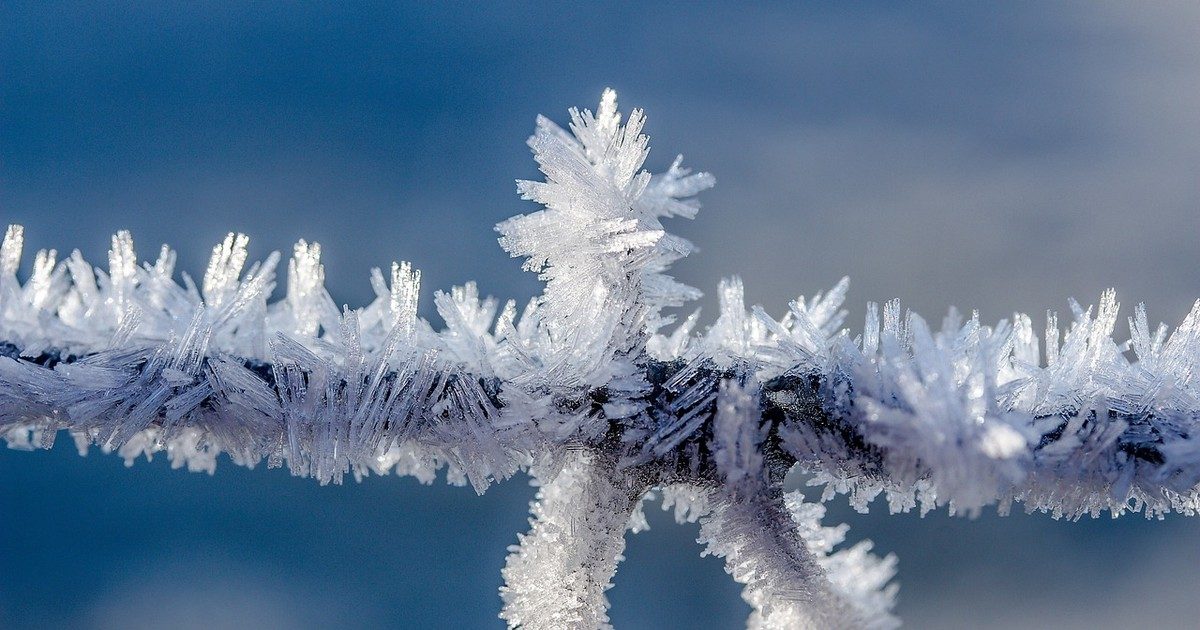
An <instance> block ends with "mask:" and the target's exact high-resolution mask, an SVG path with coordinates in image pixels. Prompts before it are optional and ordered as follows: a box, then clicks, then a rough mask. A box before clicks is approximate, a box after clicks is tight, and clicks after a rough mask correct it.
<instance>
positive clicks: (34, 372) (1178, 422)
mask: <svg viewBox="0 0 1200 630" xmlns="http://www.w3.org/2000/svg"><path fill="white" fill-rule="evenodd" d="M643 123H644V116H643V115H642V113H641V112H640V111H639V110H635V111H634V112H633V113H632V114H631V115H630V116H629V117H628V119H627V120H625V121H624V123H622V116H621V114H620V113H619V112H618V110H617V102H616V94H615V93H614V92H613V91H611V90H607V91H605V93H604V95H603V97H602V98H601V102H600V106H599V107H598V108H597V110H596V112H595V113H593V112H591V111H587V110H584V111H582V112H581V111H578V110H571V124H570V126H569V130H563V129H561V128H560V127H558V126H557V125H555V124H554V123H553V122H551V121H550V120H548V119H546V118H542V117H539V118H538V121H537V130H536V132H535V134H534V136H533V137H532V138H530V140H529V145H530V147H531V148H532V149H533V152H534V157H535V159H536V160H537V162H538V165H539V166H540V168H541V170H542V172H543V173H544V174H545V181H541V182H519V183H518V191H519V192H520V194H521V196H522V197H524V198H526V199H530V200H534V201H537V202H538V203H540V204H541V205H542V206H543V209H542V210H539V211H537V212H534V213H531V214H527V215H521V216H517V217H514V218H512V219H509V220H508V221H505V222H503V223H501V224H500V225H499V226H497V230H498V231H499V232H500V234H501V237H500V243H501V245H502V246H503V247H504V248H505V249H506V250H507V251H508V252H509V253H511V254H512V255H514V256H520V257H524V258H526V262H525V268H526V269H528V270H530V271H534V272H537V273H538V274H539V277H540V278H541V279H542V280H544V281H545V283H546V287H545V291H544V293H543V294H542V295H541V296H540V297H539V298H537V299H535V300H533V301H531V302H530V303H529V304H528V305H527V306H526V307H525V308H524V309H523V310H522V311H521V313H520V315H518V309H517V305H516V304H515V303H514V302H512V301H508V302H506V303H505V304H503V305H501V304H500V303H499V302H497V301H496V300H494V299H492V298H482V299H481V298H480V297H479V291H478V289H477V288H476V286H475V285H474V284H473V283H468V284H467V285H465V286H462V287H454V288H453V289H451V290H450V291H449V292H445V293H444V292H440V291H439V292H437V293H435V296H434V304H435V306H436V307H437V311H438V314H439V315H440V316H441V318H442V319H443V320H444V321H445V328H444V329H442V330H435V329H434V328H433V327H432V326H430V324H429V323H428V322H426V321H424V320H422V319H419V318H418V317H417V296H418V293H419V290H420V273H419V272H417V271H415V270H413V268H412V267H411V265H409V264H408V263H393V265H392V268H391V273H390V275H389V276H390V277H385V275H384V273H383V272H382V271H380V270H378V269H376V270H373V271H372V273H371V286H372V287H373V289H374V291H375V294H376V298H375V300H374V301H373V302H371V304H369V305H367V306H366V307H363V308H360V309H351V308H348V307H345V308H342V309H338V308H337V306H336V304H335V303H334V302H333V300H332V299H331V298H330V297H329V294H328V292H326V290H325V288H324V279H325V272H324V267H323V265H322V264H321V249H320V246H319V245H318V244H316V243H313V244H308V243H306V242H304V241H301V242H300V243H298V244H297V245H296V248H295V250H294V252H293V256H292V257H291V259H290V260H289V261H288V264H287V266H286V287H285V294H284V298H283V299H282V300H281V301H278V302H275V303H269V302H268V297H269V296H270V295H271V293H272V291H273V290H274V288H275V282H276V280H275V279H276V269H277V268H278V266H279V264H280V257H279V255H278V254H272V255H271V256H269V257H268V258H267V259H266V260H265V261H263V262H261V263H255V264H253V265H251V266H250V267H249V268H246V247H247V243H248V239H247V237H246V236H244V235H240V234H230V235H229V236H228V237H227V238H226V239H225V240H224V241H223V242H222V243H220V244H218V245H217V246H216V247H214V248H213V255H212V259H211V262H210V263H209V265H208V268H207V270H206V272H205V274H204V277H203V279H202V282H201V283H200V286H199V287H197V285H196V283H194V282H193V281H192V280H191V279H190V278H188V277H187V276H186V275H184V276H183V282H182V284H179V283H178V282H176V280H175V273H174V268H175V260H176V257H175V253H174V252H173V251H172V250H170V249H169V248H167V247H165V246H164V247H163V248H162V250H161V252H160V253H159V256H158V258H157V259H156V261H155V262H153V263H142V264H141V265H140V266H139V264H138V258H137V255H136V253H135V249H134V241H133V238H132V236H131V235H130V234H129V233H128V232H120V233H118V234H117V235H116V236H114V237H113V240H112V249H111V250H110V253H109V265H108V269H107V270H102V269H95V268H93V267H91V266H90V265H89V264H88V263H86V262H85V261H84V260H83V258H82V256H80V254H79V252H74V253H72V254H71V255H70V256H69V257H67V258H66V259H65V260H63V261H60V260H59V259H58V256H57V253H56V252H55V251H53V250H49V251H45V250H43V251H41V252H38V253H37V255H36V256H35V258H34V262H33V267H32V270H31V271H30V273H29V274H28V276H27V278H26V280H25V281H24V283H22V282H21V281H19V280H18V277H17V273H18V271H19V268H20V264H21V256H22V248H23V238H24V235H23V231H22V229H21V227H20V226H11V227H9V229H8V231H7V232H6V234H5V237H4V241H3V245H2V246H0V437H3V438H4V439H5V440H6V441H7V443H8V445H9V446H10V447H12V448H35V447H41V448H49V447H50V446H52V445H53V442H54V439H55V437H56V436H57V435H58V433H59V432H60V431H67V432H68V433H69V434H70V435H71V436H72V437H73V438H74V440H75V443H76V444H77V446H78V447H79V449H80V451H81V453H86V452H87V450H88V448H89V446H91V445H96V446H99V447H100V448H101V449H102V450H103V451H105V452H110V451H116V452H118V453H119V454H120V455H121V456H122V457H124V458H125V460H126V462H127V463H132V462H133V460H135V459H136V458H137V457H138V456H139V455H143V454H144V455H145V456H146V457H147V458H149V457H150V456H152V455H153V454H154V453H157V452H159V451H166V453H167V457H168V458H169V460H170V461H171V463H172V466H174V467H182V466H186V467H187V468H188V469H189V470H194V471H206V472H210V473H211V472H212V471H213V469H214V466H215V465H216V458H217V456H218V455H219V454H220V453H225V454H227V455H228V456H229V458H230V459H231V460H232V461H233V462H234V463H236V464H240V465H244V466H253V465H255V464H257V463H259V462H261V461H262V460H263V459H265V460H266V461H267V463H268V465H269V466H284V465H286V466H287V467H288V469H289V471H290V472H291V473H293V474H295V475H301V476H310V477H314V478H316V479H317V480H318V481H319V482H321V483H328V482H335V483H337V482H341V481H342V479H343V477H344V476H345V475H347V474H351V475H353V476H354V477H355V478H356V479H357V478H361V477H364V476H367V475H369V474H372V473H374V474H387V473H389V472H391V471H394V472H396V473H397V474H405V475H413V476H415V477H417V478H418V479H420V480H421V481H422V482H424V483H429V482H431V481H432V480H433V478H434V477H435V475H436V472H437V470H438V469H440V468H446V470H447V477H448V479H449V480H450V481H451V482H452V483H457V484H467V483H469V484H471V485H472V486H473V487H474V488H475V489H476V490H477V491H478V492H483V491H484V490H486V489H487V487H488V485H489V484H490V483H492V482H494V481H498V480H502V479H505V478H507V477H509V476H511V475H513V474H515V473H517V472H519V471H527V472H528V473H530V474H531V476H532V477H533V478H534V479H535V482H536V483H537V484H538V485H539V486H540V489H539V491H538V495H537V499H536V501H535V503H534V505H533V508H532V514H533V516H532V518H531V529H530V531H529V533H528V534H525V535H522V536H520V538H519V544H517V545H514V546H513V547H511V548H510V555H509V558H508V563H507V566H506V567H505V569H504V577H505V581H506V584H505V586H504V587H503V588H502V589H501V595H502V598H503V602H504V605H503V610H502V613H501V616H502V617H503V618H504V619H506V620H507V621H508V623H509V625H510V626H514V627H515V626H520V627H522V628H531V629H534V628H577V627H584V628H596V627H606V626H607V624H608V614H607V609H608V601H607V598H606V596H605V591H606V590H607V589H608V587H609V586H610V585H611V580H612V577H613V574H614V572H615V571H616V567H617V563H618V562H619V560H620V559H621V552H622V551H623V549H624V535H625V530H626V529H632V530H633V531H635V532H636V531H639V530H640V529H644V528H645V517H644V515H643V513H642V504H643V502H644V500H645V499H647V498H649V497H652V496H655V495H661V496H662V499H663V507H664V509H672V508H673V509H674V511H675V516H676V519H677V520H678V521H680V522H696V521H699V522H700V524H701V530H700V540H701V542H703V543H704V544H705V546H706V547H705V553H711V554H713V555H715V556H718V557H721V558H723V559H724V561H725V564H726V568H727V570H728V571H729V573H730V574H731V575H732V576H733V577H734V579H736V580H737V581H738V582H740V583H742V584H745V591H744V595H743V596H744V598H745V599H746V601H747V602H748V603H750V605H751V606H752V607H753V609H754V611H753V613H752V615H751V617H750V620H749V622H748V623H749V626H750V627H753V628H796V627H801V628H805V627H811V628H837V627H845V628H860V627H865V628H890V627H894V626H896V625H898V621H897V620H896V618H895V617H893V616H892V615H891V610H892V608H893V605H894V601H895V594H896V586H895V585H894V584H890V581H891V578H892V576H893V574H894V571H895V558H894V557H892V556H888V557H886V558H879V557H876V556H874V555H872V554H871V553H870V544H869V543H867V542H860V543H858V544H856V545H853V546H850V547H847V548H844V549H841V550H837V548H838V546H839V545H840V544H841V543H842V541H843V540H844V538H845V527H844V526H841V527H825V526H822V525H821V524H820V519H821V518H822V517H823V515H824V508H823V507H822V506H821V505H820V504H817V503H810V502H806V501H805V500H804V498H803V496H802V495H801V494H800V493H798V492H790V493H788V492H785V491H784V488H783V480H784V476H785V475H786V474H787V472H788V471H789V470H791V469H793V468H799V469H800V470H802V471H803V472H805V473H807V474H808V475H809V476H810V484H811V485H815V486H823V487H824V491H823V493H822V496H821V499H822V500H828V499H831V498H832V497H834V496H836V495H837V494H846V495H848V496H849V499H850V502H851V504H852V505H853V506H854V507H856V508H857V509H860V510H864V511H865V510H866V509H867V507H868V505H869V504H870V503H871V502H872V501H873V500H874V499H875V498H877V497H880V496H882V497H883V498H884V500H885V501H886V503H887V505H888V508H889V509H890V510H891V511H892V512H898V511H907V510H911V509H913V508H917V507H918V506H919V508H920V510H921V512H922V513H924V512H926V511H928V510H932V509H936V508H939V507H941V506H946V507H947V508H948V509H949V511H951V512H952V513H964V514H968V515H974V514H978V513H979V511H980V510H981V509H983V508H984V507H986V506H989V505H996V506H998V508H999V509H1000V511H1001V512H1007V511H1008V510H1009V509H1010V508H1011V506H1012V505H1013V504H1014V503H1023V504H1024V506H1025V509H1026V510H1029V511H1044V512H1049V513H1051V514H1053V515H1054V516H1055V517H1056V518H1058V517H1065V518H1069V519H1077V518H1079V517H1081V516H1082V515H1084V514H1090V515H1092V516H1098V515H1099V514H1100V513H1101V512H1102V511H1105V510H1107V511H1109V512H1111V513H1112V514H1113V515H1114V516H1116V515H1120V514H1122V513H1125V512H1127V511H1139V510H1140V511H1143V512H1144V513H1145V514H1146V515H1147V516H1150V517H1162V516H1163V515H1164V514H1165V513H1167V512H1172V511H1174V512H1181V513H1184V514H1194V513H1195V512H1196V510H1197V507H1198V503H1200V495H1198V493H1197V484H1198V483H1200V431H1197V426H1196V425H1197V418H1200V376H1197V374H1200V370H1198V369H1197V368H1200V303H1198V305H1197V306H1196V307H1195V308H1193V310H1192V312H1191V313H1190V314H1189V315H1188V316H1187V318H1186V319H1185V320H1184V321H1183V323H1182V324H1181V325H1180V326H1179V327H1178V328H1177V329H1176V330H1175V331H1174V332H1168V329H1167V328H1166V327H1165V326H1161V325H1160V326H1159V327H1157V328H1155V329H1151V327H1150V326H1149V324H1148V319H1147V316H1146V311H1145V309H1144V308H1143V307H1142V306H1140V305H1139V306H1138V308H1137V309H1136V311H1135V314H1134V317H1132V318H1130V319H1129V328H1130V332H1131V339H1130V341H1129V342H1128V343H1127V344H1118V343H1116V342H1114V340H1113V331H1114V329H1115V326H1116V323H1117V314H1118V312H1119V305H1118V303H1117V301H1116V296H1115V294H1114V293H1113V292H1111V291H1110V292H1106V293H1105V294H1104V295H1103V296H1102V297H1101V300H1100V303H1099V305H1098V306H1097V307H1095V308H1092V307H1089V308H1087V309H1085V308H1083V307H1081V306H1079V305H1078V304H1077V303H1075V302H1074V301H1072V302H1071V310H1072V312H1073V316H1074V323H1073V324H1071V325H1070V326H1069V327H1067V329H1066V330H1065V333H1064V332H1063V331H1060V329H1059V323H1058V318H1057V315H1055V314H1048V316H1047V322H1046V329H1045V334H1044V336H1043V337H1041V339H1044V348H1042V347H1040V346H1041V344H1042V342H1041V341H1040V340H1039V339H1040V338H1039V335H1037V334H1035V332H1034V327H1033V322H1032V320H1031V319H1030V318H1029V317H1028V316H1025V315H1020V314H1018V315H1015V316H1014V317H1013V318H1012V319H1011V320H1002V321H1001V322H1000V323H998V324H997V325H995V326H987V325H984V324H982V323H981V321H980V319H979V317H978V316H977V315H975V316H972V317H971V318H970V319H969V320H963V319H962V318H961V317H959V316H958V315H957V314H956V313H955V312H954V311H951V314H950V315H949V316H948V317H946V319H945V320H944V323H943V325H942V328H941V329H940V330H938V331H936V332H935V331H933V330H932V329H931V328H930V327H929V326H928V325H927V324H926V323H925V320H923V319H922V318H921V317H919V316H917V315H916V314H914V313H912V312H906V311H902V310H901V308H900V305H899V303H898V302H896V301H891V302H887V303H886V304H884V305H883V307H882V309H881V308H880V307H879V306H878V305H875V304H870V305H869V306H868V309H867V318H866V323H865V326H864V328H863V331H862V333H861V334H860V335H857V336H851V334H850V333H849V332H847V331H846V330H845V329H844V328H843V323H844V318H845V312H844V311H842V310H841V305H842V303H843V301H844V299H845V296H846V291H847V286H848V285H847V282H846V281H845V280H843V281H841V282H839V283H838V284H837V285H836V286H835V287H834V288H833V289H832V290H830V291H829V292H828V293H827V294H824V295H821V294H818V295H817V296H815V297H813V298H812V299H808V300H806V299H804V298H803V297H800V298H798V299H796V300H795V301H793V302H791V303H790V304H789V307H788V311H787V312H786V313H785V314H784V315H783V316H782V317H780V318H775V317H773V316H771V315H769V314H767V312H766V311H765V310H764V309H763V308H761V307H758V306H755V307H753V308H751V309H749V310H747V308H746V306H745V304H744V300H743V289H742V282H741V280H739V279H737V278H733V279H730V280H727V281H723V282H722V283H721V284H720V287H719V296H718V297H719V300H720V304H721V311H720V315H719V317H718V319H717V320H716V322H715V323H714V324H713V325H712V326H710V327H709V328H708V329H707V330H706V331H704V332H699V333H698V332H696V331H695V326H696V321H697V315H695V314H693V315H692V316H690V317H688V318H687V319H685V320H684V321H683V322H682V323H681V324H679V325H678V326H676V327H675V328H674V330H669V331H666V332H662V331H663V330H664V328H666V327H668V326H670V325H672V324H673V320H672V317H671V316H669V315H667V314H665V313H664V309H667V308H671V307H678V306H682V305H684V304H686V303H687V302H688V301H690V300H693V299H695V298H696V297H697V296H698V295H699V293H698V292H697V291H696V290H695V289H693V288H691V287H688V286H685V285H683V284H680V283H679V282H677V281H675V280H674V279H673V278H671V277H670V276H669V275H667V271H668V270H669V267H670V265H671V263H673V262H674V261H676V260H678V259H679V258H681V257H683V256H686V255H687V254H688V253H689V252H690V251H691V250H692V246H691V244H690V243H688V242H687V241H686V240H684V239H681V238H679V237H677V236H674V235H672V234H669V233H668V232H666V230H665V229H664V227H663V225H662V223H661V219H663V218H666V217H675V216H679V217H684V218H690V217H693V216H694V215H695V213H696V211H697V209H698V208H699V205H698V204H697V203H696V201H695V199H694V197H695V195H696V194H697V193H699V192H702V191H703V190H705V189H707V188H709V187H711V186H712V185H713V179H712V177H711V176H710V175H708V174H706V173H696V174H693V173H690V172H689V171H688V170H686V169H684V168H683V167H682V165H681V164H682V162H681V160H680V159H676V160H675V162H674V163H673V164H672V166H671V167H670V169H669V170H668V171H667V172H665V173H662V174H658V175H650V174H649V173H647V172H646V171H644V170H642V164H643V162H644V161H645V159H646V155H647V152H648V150H649V149H648V141H647V138H646V136H645V135H643V134H642V133H641V130H642V126H643ZM1127 348H1128V349H1131V350H1132V351H1133V353H1134V354H1135V355H1136V357H1137V360H1136V361H1130V360H1129V359H1127V358H1126V354H1125V352H1124V350H1125V349H1127Z"/></svg>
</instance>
